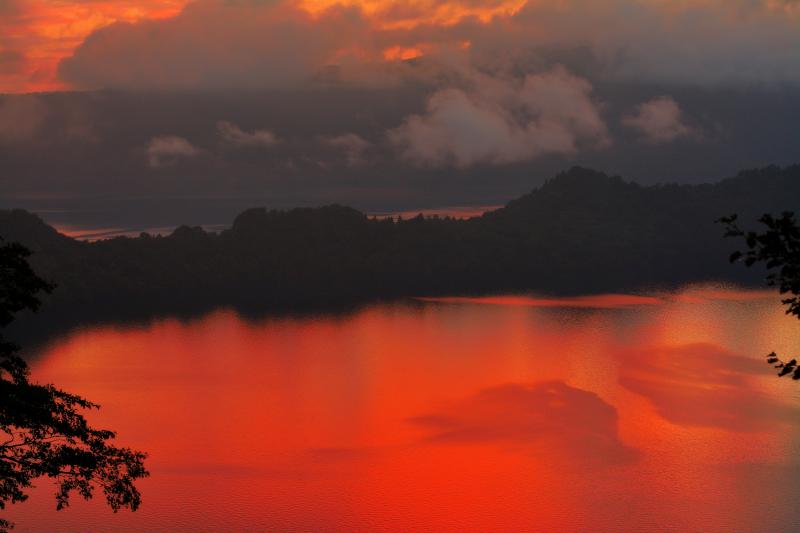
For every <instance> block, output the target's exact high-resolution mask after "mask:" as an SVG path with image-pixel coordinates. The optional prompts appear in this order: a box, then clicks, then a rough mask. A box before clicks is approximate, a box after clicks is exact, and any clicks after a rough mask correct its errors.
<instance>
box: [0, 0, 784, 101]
mask: <svg viewBox="0 0 800 533" xmlns="http://www.w3.org/2000/svg"><path fill="white" fill-rule="evenodd" d="M184 6H185V7H184ZM0 13H2V16H0V50H3V49H10V50H15V51H17V52H19V53H20V54H22V55H23V56H24V57H25V58H26V59H25V64H24V67H23V68H22V69H21V70H22V72H21V73H17V74H13V75H9V74H5V75H4V74H2V73H0V91H2V90H11V91H22V90H30V89H38V90H42V89H45V90H46V89H52V88H59V87H64V86H66V87H73V88H75V87H77V88H84V87H124V88H137V87H148V88H175V87H186V88H197V87H200V88H208V87H214V88H219V87H273V86H286V85H292V84H296V83H305V82H308V80H309V79H316V80H317V81H319V80H323V81H331V80H332V79H338V78H337V76H336V75H332V76H331V72H327V74H326V70H325V69H326V67H328V66H330V65H336V66H337V67H338V68H339V69H343V71H346V72H349V73H351V75H355V74H357V75H355V79H357V80H358V81H360V82H370V83H372V82H374V81H375V78H376V77H379V78H380V77H385V76H386V75H387V67H392V68H397V69H399V70H402V68H400V65H401V64H402V60H405V59H410V58H416V57H421V56H422V57H433V56H436V55H437V54H441V53H442V51H443V50H452V49H457V48H459V47H462V48H463V49H465V50H468V53H469V54H470V55H471V56H472V57H473V60H474V61H475V64H476V66H479V67H480V66H485V65H491V64H497V63H498V62H500V63H503V62H514V63H516V66H517V67H518V69H519V70H520V71H521V72H522V73H525V72H530V71H531V66H537V69H535V70H541V67H542V64H541V63H542V62H545V63H547V59H546V57H547V56H548V55H552V54H555V55H559V54H561V55H564V54H566V55H570V54H573V55H574V53H575V51H578V50H585V51H586V52H587V54H588V55H587V57H590V58H591V62H592V63H593V64H592V65H590V67H591V68H589V69H588V70H589V71H591V72H588V71H587V72H582V71H581V72H580V73H581V74H582V75H585V76H588V75H589V74H595V75H597V76H604V77H606V78H609V79H614V80H620V79H624V80H647V81H659V82H670V83H676V82H677V83H691V84H712V83H778V82H787V81H789V82H800V57H799V56H800V54H797V53H796V51H797V49H798V46H800V31H798V29H800V28H799V27H798V24H799V23H800V8H798V2H793V1H788V0H784V1H781V0H685V1H681V2H668V1H665V0H604V1H602V2H599V1H597V0H528V1H525V0H441V1H439V0H437V1H433V0H414V1H408V0H386V1H383V2H379V3H376V2H374V1H372V0H354V1H345V0H321V1H320V0H305V1H302V0H301V1H299V2H295V1H290V0H268V1H260V0H238V1H235V2H231V1H224V0H196V1H194V2H186V0H137V1H136V2H135V3H134V5H132V4H131V3H130V2H128V1H125V0H110V1H104V2H85V1H81V0H64V1H62V2H58V3H52V2H43V1H39V0H29V1H25V2H17V1H9V0H3V1H2V2H0ZM59 61H62V62H61V67H60V76H61V77H60V79H57V78H56V76H55V71H56V66H57V65H58V63H59ZM561 61H562V62H563V61H564V60H563V58H562V59H561ZM392 68H389V70H392ZM572 70H573V71H576V69H574V68H573V69H572ZM354 73H355V74H354ZM388 78H389V79H392V77H391V76H388ZM592 79H593V80H594V78H592ZM350 81H352V80H350Z"/></svg>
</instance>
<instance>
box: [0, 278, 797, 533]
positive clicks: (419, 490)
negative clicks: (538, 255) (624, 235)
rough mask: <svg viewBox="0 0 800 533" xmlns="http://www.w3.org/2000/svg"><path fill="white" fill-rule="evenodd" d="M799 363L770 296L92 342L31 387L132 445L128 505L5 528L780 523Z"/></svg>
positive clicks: (227, 329)
mask: <svg viewBox="0 0 800 533" xmlns="http://www.w3.org/2000/svg"><path fill="white" fill-rule="evenodd" d="M771 350H778V351H781V352H783V353H797V352H798V351H800V322H798V321H797V320H795V319H792V318H789V317H786V316H784V315H783V311H782V308H781V306H780V304H779V301H778V299H777V298H776V297H775V295H774V294H773V293H763V292H762V293H757V292H742V291H734V290H725V289H721V288H695V289H691V290H687V291H683V292H681V293H678V294H670V295H654V296H653V297H633V296H600V297H586V298H575V299H565V300H558V299H541V300H537V299H532V298H524V297H502V298H500V297H499V298H488V299H458V298H451V299H439V300H427V301H417V302H408V303H402V304H393V305H381V306H376V307H371V308H367V309H364V310H362V311H359V312H356V313H354V314H350V315H346V316H326V317H316V318H303V319H298V318H286V319H275V318H271V319H265V320H261V321H248V320H245V319H243V318H240V317H239V316H237V314H236V313H235V312H233V311H219V312H215V313H212V314H210V315H208V316H205V317H203V318H201V319H197V320H192V321H180V320H177V319H168V320H161V321H157V322H155V323H152V324H149V325H146V326H142V325H135V326H114V327H92V328H87V329H84V330H81V331H76V332H74V333H72V334H69V335H66V336H64V337H62V338H58V339H55V340H53V341H52V342H51V343H50V344H49V345H47V346H46V347H45V348H43V349H42V350H41V353H39V354H38V355H37V358H36V360H35V363H34V365H33V367H34V370H33V371H34V376H35V377H36V378H37V379H38V380H40V381H52V382H55V383H57V384H58V385H60V386H62V387H64V388H65V389H67V390H70V391H73V392H78V393H80V394H83V395H85V396H87V397H89V398H90V399H92V400H95V401H97V402H99V403H101V404H102V405H103V409H102V411H101V412H100V413H98V414H97V415H94V414H93V415H92V418H93V420H94V421H95V422H96V423H98V424H101V425H105V426H108V427H112V428H114V429H116V430H118V431H119V441H120V443H123V444H125V445H130V446H133V447H136V448H139V449H143V450H147V451H149V452H150V459H149V467H150V470H151V472H152V477H151V478H149V479H147V480H145V481H144V482H142V483H141V489H142V492H143V494H144V504H143V506H142V508H141V509H140V510H139V511H138V512H137V513H130V512H121V513H119V514H116V515H115V514H113V513H112V512H111V511H110V510H109V509H108V508H107V507H106V506H105V505H104V504H103V503H102V500H101V499H100V498H98V499H96V500H94V501H92V502H89V503H84V502H83V501H81V500H75V501H74V503H73V505H72V507H71V508H69V509H68V510H66V511H62V512H58V513H57V512H56V511H55V510H54V508H55V503H54V500H53V497H52V493H53V488H52V486H50V485H49V483H48V482H47V481H46V480H42V481H40V482H39V488H38V489H37V490H36V491H35V492H34V493H33V495H32V497H31V499H30V500H29V501H28V502H26V503H24V504H19V505H15V506H13V508H12V509H11V511H10V512H8V513H6V514H7V516H8V518H11V519H12V520H15V521H16V522H17V527H18V530H19V531H45V532H51V531H109V532H112V531H113V532H128V531H130V532H134V531H136V532H141V531H159V532H161V531H163V532H173V531H191V532H196V531H259V530H278V531H291V530H301V531H322V530H338V531H409V530H432V531H477V530H481V531H519V530H528V531H666V530H671V531H769V532H775V531H792V530H794V531H797V530H798V528H800V509H799V508H798V505H797V501H798V497H799V496H800V416H799V415H800V385H799V384H797V383H792V382H789V381H784V380H778V379H777V378H775V377H774V376H773V375H772V374H771V373H770V369H769V368H768V367H767V365H766V364H765V363H763V356H764V354H766V353H768V352H769V351H771Z"/></svg>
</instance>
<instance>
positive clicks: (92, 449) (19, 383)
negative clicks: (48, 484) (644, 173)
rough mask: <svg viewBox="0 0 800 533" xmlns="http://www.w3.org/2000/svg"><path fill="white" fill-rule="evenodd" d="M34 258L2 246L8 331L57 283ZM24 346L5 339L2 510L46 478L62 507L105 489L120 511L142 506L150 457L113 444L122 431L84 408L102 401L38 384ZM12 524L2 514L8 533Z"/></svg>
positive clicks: (1, 299)
mask: <svg viewBox="0 0 800 533" xmlns="http://www.w3.org/2000/svg"><path fill="white" fill-rule="evenodd" d="M0 240H1V239H0ZM29 255H30V251H28V250H27V249H26V248H25V247H23V246H21V245H19V244H5V245H3V246H0V328H3V327H6V326H7V325H8V324H9V323H11V322H12V321H13V319H14V316H15V314H16V313H19V312H20V311H24V310H30V311H36V310H37V309H38V308H39V305H40V301H39V299H38V298H37V295H38V294H39V293H41V292H45V293H49V292H50V291H51V290H52V289H53V288H54V287H53V286H52V285H50V284H49V283H47V282H46V281H44V280H43V279H41V278H39V277H38V276H37V275H36V273H35V272H34V271H33V270H32V269H31V267H30V266H29V264H28V261H27V258H28V256H29ZM18 351H19V348H18V347H17V346H15V345H14V344H12V343H10V342H8V341H6V340H5V339H4V338H3V337H2V336H0V509H4V508H5V506H6V505H7V504H8V503H9V502H10V503H16V502H21V501H24V500H25V499H27V497H28V496H27V494H25V491H26V489H28V488H30V487H32V482H33V480H34V479H36V478H39V477H45V476H46V477H50V478H52V479H54V480H55V482H56V485H57V487H58V489H57V492H56V508H57V509H59V510H60V509H62V508H64V507H66V506H67V505H68V504H69V498H70V495H71V494H72V493H74V492H77V493H78V494H80V495H81V496H83V497H84V498H86V499H89V498H91V497H92V495H93V493H94V491H95V489H96V488H97V487H100V488H101V489H102V491H103V493H104V494H105V497H106V500H107V501H108V504H109V505H110V506H111V508H112V509H113V510H114V511H115V512H116V511H117V510H119V509H121V508H123V507H128V508H130V509H131V510H136V509H137V508H138V507H139V503H140V501H141V497H140V494H139V491H138V490H137V489H136V487H135V485H134V481H135V480H137V479H139V478H142V477H146V476H147V475H148V472H147V470H146V469H145V467H144V459H145V454H144V453H142V452H138V451H134V450H131V449H129V448H118V447H116V446H113V445H112V444H111V442H110V441H111V440H112V439H113V438H114V436H115V435H114V432H112V431H108V430H103V429H95V428H92V427H91V426H89V424H88V422H87V421H86V419H85V418H84V417H83V415H82V414H81V413H80V411H81V410H84V409H96V408H98V407H99V406H98V405H97V404H94V403H92V402H90V401H88V400H86V399H84V398H81V397H80V396H76V395H74V394H70V393H67V392H64V391H62V390H60V389H57V388H55V387H54V386H53V385H40V384H38V383H34V382H31V381H30V380H29V370H28V366H27V364H26V363H25V361H23V360H22V359H21V358H20V357H19V356H18V355H17V352H18ZM12 527H13V525H12V524H11V523H10V522H9V521H7V520H3V519H0V532H6V531H8V530H9V529H11V528H12Z"/></svg>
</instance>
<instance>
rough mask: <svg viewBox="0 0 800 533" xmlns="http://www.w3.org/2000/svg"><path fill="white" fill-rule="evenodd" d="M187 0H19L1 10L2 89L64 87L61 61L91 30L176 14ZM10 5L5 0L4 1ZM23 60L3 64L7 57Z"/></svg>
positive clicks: (39, 89) (23, 89)
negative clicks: (58, 70) (11, 65)
mask: <svg viewBox="0 0 800 533" xmlns="http://www.w3.org/2000/svg"><path fill="white" fill-rule="evenodd" d="M186 3H187V0H110V1H102V0H101V1H97V2H85V1H79V0H74V1H71V0H20V1H19V2H15V3H13V4H12V3H9V4H8V7H6V8H5V9H0V92H34V91H52V90H60V89H65V88H67V87H65V85H64V83H63V82H62V81H60V80H59V79H58V78H57V76H56V68H57V66H58V63H59V61H61V60H62V59H63V58H64V57H68V56H69V55H71V54H72V52H73V51H74V50H75V48H77V47H78V45H80V44H81V43H82V42H83V40H84V39H85V38H86V37H87V36H88V35H90V34H91V33H92V32H93V31H95V30H97V29H98V28H102V27H104V26H108V25H110V24H113V23H114V22H118V21H126V22H136V21H139V20H143V19H160V18H168V17H172V16H174V15H176V14H177V13H178V12H180V10H181V9H182V8H183V6H184V5H185V4H186ZM2 5H6V4H2ZM11 54H14V56H15V57H19V58H20V59H19V60H18V61H17V62H16V63H15V64H16V68H13V69H11V68H9V69H4V68H3V65H4V63H5V62H4V61H3V58H4V57H7V56H8V57H10V56H11Z"/></svg>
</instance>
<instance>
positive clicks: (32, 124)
mask: <svg viewBox="0 0 800 533" xmlns="http://www.w3.org/2000/svg"><path fill="white" fill-rule="evenodd" d="M46 116H47V106H46V105H45V104H44V103H43V102H42V101H41V100H40V99H39V98H38V97H36V96H20V97H5V98H2V99H0V144H2V143H14V142H22V141H29V140H31V139H32V138H33V137H34V136H35V135H36V134H37V133H38V132H39V129H40V128H41V126H42V123H43V122H44V120H45V117H46Z"/></svg>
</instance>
